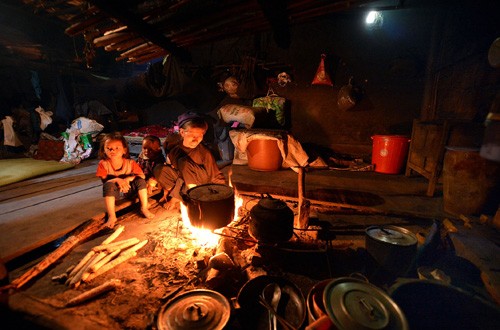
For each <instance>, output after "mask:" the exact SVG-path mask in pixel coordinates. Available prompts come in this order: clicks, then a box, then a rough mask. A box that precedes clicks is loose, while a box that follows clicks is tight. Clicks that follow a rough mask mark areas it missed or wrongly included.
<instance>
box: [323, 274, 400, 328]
mask: <svg viewBox="0 0 500 330" xmlns="http://www.w3.org/2000/svg"><path fill="white" fill-rule="evenodd" d="M323 303H324V305H325V310H326V312H327V314H328V316H329V317H330V319H331V320H332V322H333V323H334V324H335V326H336V328H338V329H339V330H344V329H346V330H347V329H349V330H372V329H386V330H388V329H398V330H399V329H408V323H407V321H406V318H405V316H404V315H403V313H402V311H401V310H400V309H399V307H398V306H397V305H396V303H394V301H392V299H391V298H390V297H389V296H388V295H387V294H386V293H385V292H383V291H382V290H380V289H379V288H377V287H376V286H374V285H372V284H369V283H366V282H364V281H361V280H358V279H354V278H340V279H337V280H334V281H332V282H330V284H328V285H327V287H326V288H325V291H324V293H323Z"/></svg>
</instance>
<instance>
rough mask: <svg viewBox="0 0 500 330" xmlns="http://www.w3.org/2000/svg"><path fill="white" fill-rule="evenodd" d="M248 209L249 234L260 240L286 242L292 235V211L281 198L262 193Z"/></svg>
mask: <svg viewBox="0 0 500 330" xmlns="http://www.w3.org/2000/svg"><path fill="white" fill-rule="evenodd" d="M262 197H263V198H262V199H261V200H260V201H259V202H258V203H257V204H256V205H255V206H254V207H252V209H251V210H250V225H249V227H248V231H249V234H250V235H251V236H252V237H253V238H255V239H256V240H258V241H260V242H268V243H278V242H286V241H288V240H289V239H290V238H291V237H292V235H293V217H294V215H293V211H292V210H291V209H290V208H289V207H288V205H287V204H286V203H285V202H283V201H282V200H279V199H276V198H273V197H271V195H269V194H265V195H262Z"/></svg>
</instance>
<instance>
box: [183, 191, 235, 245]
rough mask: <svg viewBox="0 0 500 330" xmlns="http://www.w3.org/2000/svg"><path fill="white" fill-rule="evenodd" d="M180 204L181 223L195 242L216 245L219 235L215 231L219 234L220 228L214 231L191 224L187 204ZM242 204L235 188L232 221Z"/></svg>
mask: <svg viewBox="0 0 500 330" xmlns="http://www.w3.org/2000/svg"><path fill="white" fill-rule="evenodd" d="M180 206H181V217H182V223H183V225H184V228H186V229H188V230H189V232H190V233H191V236H192V237H193V238H194V239H195V240H196V243H197V244H198V245H199V246H203V247H206V248H210V247H216V246H217V244H218V242H219V238H220V235H218V234H217V233H219V234H220V233H221V232H222V229H221V228H219V229H215V230H214V231H211V230H210V229H204V228H198V227H195V226H193V225H191V221H190V220H189V215H188V210H187V206H186V205H184V204H183V203H181V205H180ZM242 206H243V198H241V197H240V196H239V195H238V194H237V193H236V190H235V200H234V209H235V212H234V218H233V221H237V219H238V218H239V214H238V213H239V212H238V211H239V209H240V207H242ZM230 225H231V224H229V226H230Z"/></svg>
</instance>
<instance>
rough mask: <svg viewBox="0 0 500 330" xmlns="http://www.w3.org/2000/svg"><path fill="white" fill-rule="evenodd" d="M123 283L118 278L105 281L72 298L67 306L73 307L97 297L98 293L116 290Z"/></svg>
mask: <svg viewBox="0 0 500 330" xmlns="http://www.w3.org/2000/svg"><path fill="white" fill-rule="evenodd" d="M121 285H122V283H121V281H120V280H118V279H113V280H110V281H108V282H106V283H103V284H101V285H99V286H97V287H95V288H93V289H91V290H89V291H86V292H83V293H81V294H79V295H78V296H76V297H74V298H72V299H71V300H69V301H68V302H67V303H66V305H65V306H66V307H72V306H76V305H79V304H81V303H84V302H86V301H88V300H90V299H92V298H95V297H97V296H98V295H100V294H103V293H105V292H108V291H111V290H114V289H116V288H118V287H121Z"/></svg>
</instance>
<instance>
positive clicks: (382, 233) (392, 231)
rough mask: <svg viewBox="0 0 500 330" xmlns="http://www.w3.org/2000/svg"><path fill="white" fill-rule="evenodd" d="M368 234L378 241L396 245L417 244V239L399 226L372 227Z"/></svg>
mask: <svg viewBox="0 0 500 330" xmlns="http://www.w3.org/2000/svg"><path fill="white" fill-rule="evenodd" d="M366 234H367V235H368V236H369V237H371V238H373V239H375V240H377V241H382V242H386V243H390V244H394V245H402V246H410V245H415V244H417V237H416V236H415V234H413V233H412V232H411V231H409V230H408V229H405V228H402V227H397V226H371V227H368V228H367V229H366Z"/></svg>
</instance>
